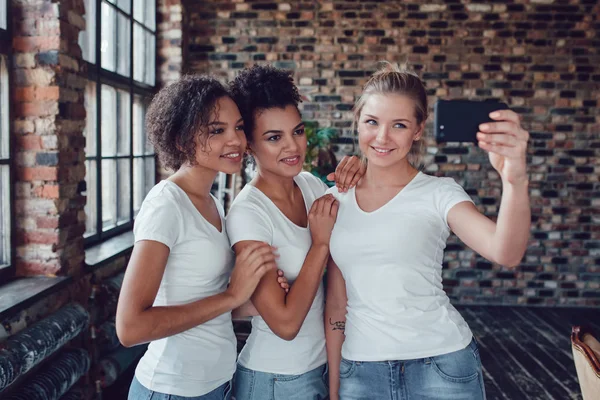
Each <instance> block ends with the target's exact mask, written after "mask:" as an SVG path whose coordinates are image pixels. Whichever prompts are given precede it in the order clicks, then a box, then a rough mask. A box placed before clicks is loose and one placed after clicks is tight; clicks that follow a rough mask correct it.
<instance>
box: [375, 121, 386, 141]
mask: <svg viewBox="0 0 600 400" xmlns="http://www.w3.org/2000/svg"><path fill="white" fill-rule="evenodd" d="M389 133H390V130H389V128H388V127H387V126H386V125H381V126H380V127H379V130H378V131H377V136H376V137H375V140H376V141H377V143H381V144H384V143H386V142H387V141H388V135H389Z"/></svg>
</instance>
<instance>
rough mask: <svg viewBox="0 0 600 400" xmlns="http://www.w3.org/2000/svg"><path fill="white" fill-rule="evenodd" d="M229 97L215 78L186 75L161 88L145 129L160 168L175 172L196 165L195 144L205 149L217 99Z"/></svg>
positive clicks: (153, 102) (150, 108)
mask: <svg viewBox="0 0 600 400" xmlns="http://www.w3.org/2000/svg"><path fill="white" fill-rule="evenodd" d="M225 96H230V94H229V91H228V90H227V88H226V87H225V86H223V84H221V83H220V82H219V81H218V80H217V79H215V78H213V77H211V76H206V75H186V76H183V77H181V78H180V79H178V80H177V81H175V82H173V83H172V84H170V85H169V86H166V87H164V88H163V89H161V90H160V91H159V92H158V93H157V94H156V96H154V99H152V103H151V104H150V107H149V108H148V112H147V113H146V129H147V132H148V137H149V139H150V142H151V143H152V144H153V145H154V148H155V149H156V152H157V153H158V157H159V159H160V162H161V163H162V165H163V166H164V167H166V168H169V169H172V170H175V171H176V170H178V169H179V168H180V167H181V166H182V165H183V164H184V163H186V162H189V163H190V164H191V165H195V164H196V141H195V139H196V138H197V137H198V136H199V135H200V137H201V140H200V144H201V145H202V146H204V144H205V143H206V138H207V136H208V132H207V130H208V129H207V128H208V124H209V123H210V122H211V121H209V119H210V117H211V114H212V113H213V111H215V107H216V103H217V100H219V99H220V98H222V97H225Z"/></svg>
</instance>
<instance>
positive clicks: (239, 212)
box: [227, 185, 270, 224]
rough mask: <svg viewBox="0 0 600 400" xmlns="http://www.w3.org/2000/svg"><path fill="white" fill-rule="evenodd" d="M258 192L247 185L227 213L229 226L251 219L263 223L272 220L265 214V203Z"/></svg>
mask: <svg viewBox="0 0 600 400" xmlns="http://www.w3.org/2000/svg"><path fill="white" fill-rule="evenodd" d="M257 190H258V189H255V188H254V187H252V186H251V185H246V186H245V187H244V188H243V189H242V191H241V192H240V193H239V194H238V195H237V196H236V198H235V199H234V200H233V203H232V204H231V207H230V208H229V212H228V213H227V223H228V224H236V223H237V222H238V221H239V222H240V223H244V222H245V221H247V220H248V219H249V218H250V219H253V220H256V222H261V223H262V222H263V221H266V220H269V219H270V218H269V217H268V215H267V213H266V212H265V204H264V201H263V199H262V198H261V196H260V193H257Z"/></svg>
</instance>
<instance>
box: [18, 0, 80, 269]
mask: <svg viewBox="0 0 600 400" xmlns="http://www.w3.org/2000/svg"><path fill="white" fill-rule="evenodd" d="M83 12H84V11H83V2H82V0H70V1H62V2H60V3H53V2H51V1H35V0H30V1H21V2H14V5H13V15H12V16H13V24H14V25H13V26H14V35H13V62H14V70H13V77H14V81H13V82H14V91H13V99H14V102H13V103H12V104H13V107H14V116H15V120H14V121H13V132H14V135H15V136H16V137H15V142H16V146H15V170H16V176H17V182H16V201H15V209H16V235H15V238H16V268H17V275H39V274H51V275H55V274H77V272H78V271H79V269H80V268H81V267H82V265H83V259H84V254H83V232H84V230H85V226H84V224H85V222H84V221H85V217H84V214H83V207H84V204H85V198H84V197H83V196H82V195H81V189H82V184H84V177H85V165H84V162H83V160H84V153H83V148H84V146H85V138H84V136H83V128H84V126H85V108H84V106H83V90H84V87H85V80H84V78H83V77H82V76H81V75H82V71H81V65H82V58H81V49H80V48H79V45H78V44H77V38H78V35H79V31H80V30H82V29H84V28H85V21H84V19H83V17H82V15H83Z"/></svg>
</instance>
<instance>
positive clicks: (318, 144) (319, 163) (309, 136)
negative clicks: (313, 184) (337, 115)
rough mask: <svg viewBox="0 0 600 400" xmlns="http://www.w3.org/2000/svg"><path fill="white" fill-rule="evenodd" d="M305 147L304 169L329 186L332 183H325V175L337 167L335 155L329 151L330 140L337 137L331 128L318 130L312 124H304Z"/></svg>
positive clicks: (314, 124)
mask: <svg viewBox="0 0 600 400" xmlns="http://www.w3.org/2000/svg"><path fill="white" fill-rule="evenodd" d="M304 134H305V135H306V140H307V143H308V145H307V147H306V157H305V159H304V169H305V170H306V171H309V172H310V173H312V174H313V175H315V176H316V177H318V178H320V179H321V180H322V181H323V182H325V183H326V184H328V185H329V186H331V185H333V182H329V181H327V174H329V173H330V172H333V171H334V170H335V167H336V165H337V161H336V158H335V154H334V153H333V150H331V140H332V139H334V138H336V137H337V132H336V130H335V129H333V128H330V127H328V128H318V127H317V124H316V123H314V122H309V123H306V125H305V128H304Z"/></svg>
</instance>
